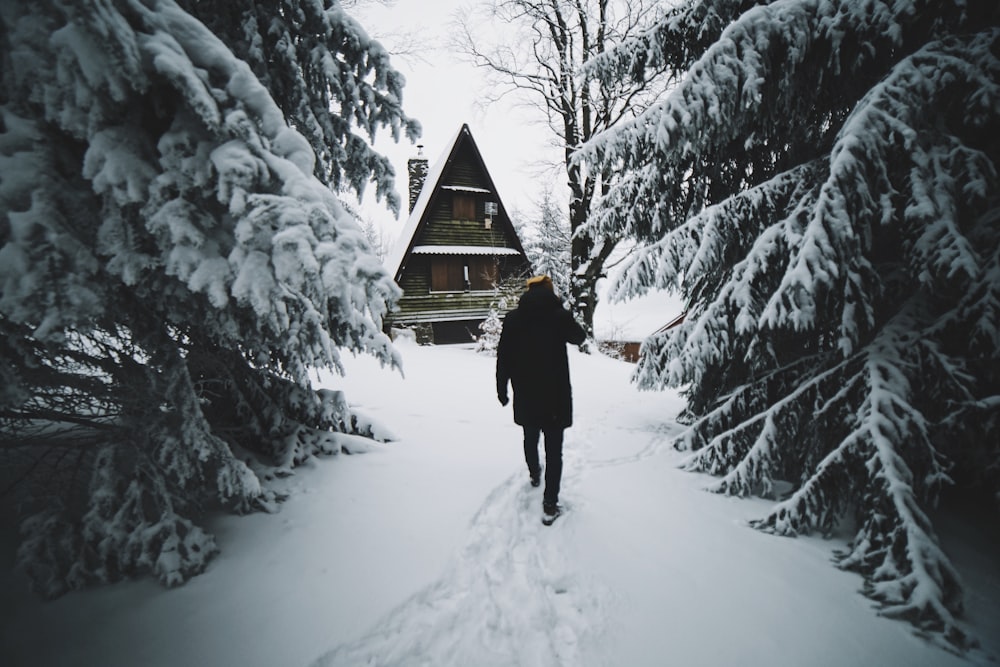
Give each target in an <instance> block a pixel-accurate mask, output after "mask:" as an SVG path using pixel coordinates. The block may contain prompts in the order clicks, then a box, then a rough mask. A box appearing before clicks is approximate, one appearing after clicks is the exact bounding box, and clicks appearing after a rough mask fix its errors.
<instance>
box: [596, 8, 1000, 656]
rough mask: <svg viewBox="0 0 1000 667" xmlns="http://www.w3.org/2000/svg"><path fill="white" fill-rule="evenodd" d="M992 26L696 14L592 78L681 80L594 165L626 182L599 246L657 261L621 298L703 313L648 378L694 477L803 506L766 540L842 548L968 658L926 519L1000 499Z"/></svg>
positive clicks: (999, 24) (868, 585)
mask: <svg viewBox="0 0 1000 667" xmlns="http://www.w3.org/2000/svg"><path fill="white" fill-rule="evenodd" d="M998 7H1000V6H998V5H997V3H995V2H991V1H989V0H972V1H969V2H966V1H963V0H952V1H946V2H940V1H937V0H933V1H932V0H874V1H873V2H864V3H862V2H855V1H854V0H776V1H774V2H757V3H755V2H739V1H734V0H721V1H717V2H707V1H704V0H689V1H688V2H685V3H684V4H682V5H681V6H679V7H678V8H677V9H675V10H673V11H671V12H670V13H669V14H668V15H667V16H665V18H664V19H663V21H662V22H661V23H660V24H659V25H658V26H657V27H656V28H655V29H653V30H651V31H650V32H648V33H647V34H646V35H644V36H643V37H642V38H639V39H636V40H632V41H631V42H629V43H627V44H626V45H624V46H623V47H622V48H620V49H618V50H616V51H614V52H610V53H608V54H607V55H606V56H604V57H602V58H600V59H599V60H597V61H594V62H593V63H592V64H591V65H590V67H592V68H594V70H595V71H598V72H600V74H601V75H602V76H605V77H620V76H642V73H643V71H644V70H645V69H646V68H649V67H652V68H654V69H655V68H659V67H663V66H669V67H673V68H675V69H676V70H677V71H678V72H682V73H683V74H682V75H681V76H679V77H678V80H677V83H676V86H675V87H674V88H673V89H672V90H671V92H670V93H669V94H668V95H667V96H666V97H665V98H664V99H663V100H661V101H660V103H658V104H657V105H655V106H653V107H651V108H650V109H648V110H647V111H646V112H645V113H644V114H643V115H642V116H640V117H639V118H638V119H636V120H635V121H634V122H630V123H628V124H627V125H625V126H623V127H621V128H618V129H616V130H612V131H609V132H606V133H605V134H603V135H601V136H598V137H597V138H595V139H594V140H593V141H591V142H590V143H589V144H588V145H587V146H586V148H585V150H584V152H583V153H582V155H583V156H584V157H585V159H586V160H589V161H590V162H592V163H593V164H599V165H604V166H607V165H611V166H614V167H615V168H616V169H617V170H619V173H620V177H619V178H618V179H617V181H616V182H615V183H613V184H612V186H611V187H610V188H609V191H608V193H607V194H606V196H605V197H604V198H603V201H602V207H601V211H600V212H599V214H597V215H596V216H594V217H593V218H592V219H591V221H590V223H589V224H590V225H591V228H592V229H594V230H598V231H600V230H604V231H605V232H606V233H617V232H618V231H619V230H620V229H625V230H626V232H627V233H628V235H630V236H631V237H633V238H635V239H636V240H638V241H639V242H640V244H641V248H640V250H638V251H637V252H636V253H635V254H634V255H633V256H632V258H631V264H630V265H629V268H628V270H627V271H625V272H624V273H623V275H622V277H621V279H620V280H619V281H618V284H617V288H616V290H617V294H618V295H622V296H631V295H635V294H639V293H643V292H645V291H646V290H649V289H652V288H674V289H678V290H680V291H681V292H682V293H683V295H684V296H685V298H686V300H687V303H688V308H689V311H688V316H687V319H686V321H685V323H684V324H683V325H681V326H679V327H677V328H676V329H675V330H673V331H671V332H669V333H668V334H664V335H663V336H660V337H657V338H653V339H650V340H648V341H647V342H646V344H645V345H644V348H643V354H642V360H641V362H640V365H639V367H638V369H637V371H636V379H637V381H638V383H639V384H640V386H642V387H644V388H660V387H665V386H672V387H684V388H685V390H686V392H687V397H688V399H689V414H688V418H689V419H690V428H689V429H688V430H687V431H686V432H685V433H684V435H683V436H682V437H681V438H680V440H679V443H678V446H679V447H680V448H682V449H688V450H691V451H692V455H691V457H690V458H689V459H688V464H687V465H688V467H689V468H690V469H691V470H698V471H706V472H710V473H712V474H715V475H718V476H719V477H720V479H719V481H718V482H717V484H716V485H715V490H717V491H719V492H722V493H728V494H736V495H750V494H757V495H761V496H764V497H775V496H776V495H777V493H776V489H778V488H780V487H779V484H778V483H779V482H783V483H786V484H787V483H790V484H791V487H792V490H791V492H790V493H789V494H788V495H787V496H783V497H781V498H779V499H778V500H779V502H777V504H776V505H775V506H774V507H773V508H772V510H771V511H770V512H769V513H768V514H767V516H764V517H762V518H761V519H760V520H759V521H756V522H755V525H756V526H757V527H759V528H761V529H763V530H766V531H770V532H774V533H777V534H781V535H796V534H801V533H807V532H814V531H818V532H821V533H824V534H831V533H833V532H834V531H836V530H838V529H841V528H844V527H847V528H848V529H849V530H851V531H852V532H853V539H852V541H851V544H850V548H849V550H847V551H846V552H845V553H843V554H841V555H840V556H839V561H838V562H839V565H840V566H841V567H843V568H847V569H851V570H854V571H857V572H859V573H861V574H862V575H863V576H864V578H865V591H866V593H867V594H868V595H869V596H871V597H872V598H873V599H874V600H876V601H877V602H878V603H879V606H880V609H881V611H882V613H884V614H885V615H888V616H891V617H898V618H904V619H907V620H909V621H911V622H913V623H914V624H915V625H916V626H917V627H918V628H920V630H921V631H923V632H925V633H927V634H928V635H929V636H932V637H934V638H937V639H942V638H943V639H944V640H945V641H946V642H948V644H949V645H951V646H954V647H960V648H961V647H966V646H968V645H969V644H971V643H973V640H972V639H971V638H970V637H969V635H968V633H967V631H966V630H965V629H964V626H963V624H962V622H961V620H960V616H961V614H962V611H963V603H962V590H961V584H960V581H959V576H958V574H957V572H956V570H955V568H954V567H953V565H952V563H951V562H950V560H949V558H948V556H947V555H946V554H945V553H944V552H943V550H942V548H941V546H940V544H939V541H938V539H937V537H936V535H935V532H934V529H933V525H932V522H931V520H930V518H929V515H928V510H929V509H930V508H932V507H933V506H934V505H935V503H936V502H937V499H938V497H939V494H940V493H941V492H942V491H943V490H945V489H947V488H949V487H950V488H953V489H954V488H956V487H957V488H958V489H959V490H961V491H962V492H964V493H969V494H976V495H978V496H980V497H982V498H986V499H988V500H987V501H986V502H987V504H990V501H991V500H992V501H995V500H996V499H997V498H998V495H997V494H998V492H1000V446H998V445H997V443H998V442H1000V428H998V414H1000V412H998V406H1000V392H998V377H997V372H998V368H1000V363H998V362H1000V352H998V350H1000V334H998V325H1000V188H998V185H1000V179H998V172H997V167H998V158H1000V143H998V142H997V140H996V137H997V136H1000V58H998V54H1000V9H998ZM979 506H980V507H982V504H980V505H979ZM996 510H997V505H996V504H995V503H994V504H993V507H991V511H996ZM845 520H846V521H845Z"/></svg>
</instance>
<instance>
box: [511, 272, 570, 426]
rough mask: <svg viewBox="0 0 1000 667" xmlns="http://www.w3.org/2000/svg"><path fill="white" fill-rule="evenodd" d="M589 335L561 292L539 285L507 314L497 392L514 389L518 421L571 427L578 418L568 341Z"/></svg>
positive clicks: (527, 424)
mask: <svg viewBox="0 0 1000 667" xmlns="http://www.w3.org/2000/svg"><path fill="white" fill-rule="evenodd" d="M585 337H586V334H584V332H583V329H581V328H580V325H579V324H577V323H576V321H575V320H574V319H573V316H572V315H570V313H569V311H568V310H566V309H565V308H563V306H562V303H560V301H559V299H558V297H556V295H555V294H553V293H552V292H551V291H549V290H548V289H546V288H544V287H533V288H532V289H529V290H528V291H527V292H525V294H524V295H523V296H522V297H521V300H520V302H519V303H518V306H517V308H516V309H514V310H512V311H511V312H510V313H508V314H507V317H506V318H504V323H503V331H502V332H501V334H500V342H499V343H498V344H497V395H498V396H499V397H500V399H501V401H503V400H504V398H505V397H506V395H507V382H508V380H509V381H510V384H511V386H513V388H514V421H515V422H516V423H518V424H520V425H522V426H537V427H541V428H548V427H562V428H566V427H567V426H570V425H571V424H572V423H573V394H572V390H571V389H570V384H569V360H568V359H567V357H566V343H573V344H574V345H579V344H581V343H583V340H584V338H585Z"/></svg>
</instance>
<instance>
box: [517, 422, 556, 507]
mask: <svg viewBox="0 0 1000 667" xmlns="http://www.w3.org/2000/svg"><path fill="white" fill-rule="evenodd" d="M542 432H543V429H541V428H539V427H537V426H525V427H524V461H525V463H527V464H528V472H529V473H530V474H532V475H534V474H535V473H537V472H538V468H539V465H538V437H539V436H540V435H541V434H542ZM544 433H545V494H544V496H543V497H542V502H544V503H545V504H547V505H548V504H552V505H554V504H556V503H557V502H559V483H560V481H561V479H562V446H563V430H562V429H561V428H559V427H555V428H546V429H544Z"/></svg>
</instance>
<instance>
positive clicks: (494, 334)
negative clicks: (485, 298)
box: [476, 297, 507, 357]
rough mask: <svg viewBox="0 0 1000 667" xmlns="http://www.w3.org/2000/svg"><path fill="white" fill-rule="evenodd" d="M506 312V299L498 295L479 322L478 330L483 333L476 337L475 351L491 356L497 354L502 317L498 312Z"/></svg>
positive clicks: (501, 329)
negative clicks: (484, 317) (497, 299)
mask: <svg viewBox="0 0 1000 667" xmlns="http://www.w3.org/2000/svg"><path fill="white" fill-rule="evenodd" d="M506 312H507V299H506V298H504V297H500V299H499V301H497V302H496V303H495V304H493V305H492V306H491V307H490V312H489V315H488V316H487V317H486V319H485V320H483V321H482V322H481V323H480V324H479V330H480V331H482V332H483V333H482V334H480V335H479V337H478V338H476V352H478V353H479V354H486V355H489V356H491V357H495V356H497V343H499V342H500V334H501V333H502V332H503V319H502V318H501V317H500V314H501V313H506Z"/></svg>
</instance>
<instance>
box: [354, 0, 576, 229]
mask: <svg viewBox="0 0 1000 667" xmlns="http://www.w3.org/2000/svg"><path fill="white" fill-rule="evenodd" d="M472 1H473V2H474V1H475V0H472ZM469 2H470V0H433V2H430V1H428V0H396V2H395V3H394V4H393V5H392V6H391V7H382V6H379V5H377V4H371V5H366V6H362V7H359V8H356V9H354V10H352V14H353V15H355V16H356V17H357V18H358V20H359V21H360V22H361V24H362V25H363V26H364V27H365V29H366V30H367V31H368V32H369V33H370V34H371V35H372V36H373V37H375V38H376V39H378V40H379V41H381V42H382V43H383V45H384V46H385V47H386V48H387V49H389V50H390V51H393V50H394V48H395V44H394V35H395V34H396V33H398V32H400V31H410V32H411V33H416V34H417V35H419V40H420V41H421V42H422V43H423V44H424V45H426V47H427V48H426V50H425V51H423V52H422V53H421V54H420V56H421V58H420V59H417V58H403V57H395V56H394V57H393V62H394V65H395V67H396V69H397V70H399V71H400V72H402V73H403V74H404V75H405V76H406V88H405V90H404V92H403V108H404V110H405V111H406V113H407V115H409V116H410V117H412V118H416V119H417V120H418V121H420V123H421V124H422V125H423V136H422V137H421V138H420V140H419V143H421V144H423V145H424V154H425V156H426V157H427V158H428V160H430V162H431V163H432V164H433V163H434V161H435V160H437V159H438V158H439V157H440V156H441V155H442V153H443V152H444V151H445V150H446V149H447V148H448V147H449V146H448V145H447V144H448V142H449V141H450V140H451V139H452V138H453V137H454V135H455V133H456V132H457V131H458V129H459V128H460V127H461V126H462V123H468V124H469V128H470V129H471V130H472V136H473V137H474V138H475V140H476V144H477V145H478V146H479V150H480V151H481V152H482V154H483V159H484V160H485V162H486V168H487V169H489V171H490V175H491V176H492V177H493V180H494V182H495V183H496V186H497V189H498V190H499V195H500V198H501V199H502V200H503V202H504V205H505V206H506V207H507V208H508V209H509V210H511V209H522V210H527V209H529V208H530V207H531V202H532V201H533V200H534V199H536V198H537V197H538V196H539V194H540V191H541V182H542V179H540V178H539V175H538V173H537V172H538V170H537V167H536V166H535V164H536V162H537V161H538V159H539V156H541V155H542V154H543V153H545V152H547V151H548V152H550V153H552V155H553V157H554V159H556V160H558V158H559V154H558V152H557V151H553V149H552V148H550V147H549V146H548V144H547V143H546V142H547V141H549V140H550V139H551V137H550V136H549V135H548V134H547V133H546V131H545V130H544V129H543V128H542V127H541V126H540V125H538V124H537V122H534V123H533V122H532V121H538V120H541V118H540V117H532V118H529V117H528V116H527V112H526V111H524V110H522V109H518V108H515V107H514V105H513V104H511V103H507V102H500V103H495V104H493V105H491V106H488V107H486V108H483V106H482V105H481V104H479V100H480V99H481V96H482V94H483V93H484V91H485V90H486V88H485V85H486V83H485V78H484V77H485V72H483V71H482V70H479V69H477V68H475V67H473V66H472V65H471V64H469V63H468V62H467V61H466V60H465V59H464V58H463V56H462V55H461V54H459V53H456V52H452V51H449V50H448V47H447V42H448V39H447V38H448V27H449V25H450V24H451V22H452V20H453V17H454V14H455V12H456V10H457V9H458V8H459V7H461V6H463V5H468V4H469ZM495 29H496V30H502V29H503V25H502V24H499V25H497V26H496V27H495ZM376 148H377V149H378V150H379V152H381V153H383V154H385V155H387V156H389V158H390V159H391V160H392V161H393V165H394V166H395V168H396V174H397V180H396V184H397V190H398V191H399V194H400V197H401V198H402V200H403V202H404V205H405V202H406V201H407V178H406V161H407V160H408V159H409V158H411V157H413V156H415V155H416V152H417V149H416V148H415V147H414V146H413V145H411V144H410V143H409V142H408V141H405V140H404V141H403V142H401V143H400V144H394V143H393V142H392V141H391V140H388V139H387V138H386V137H380V139H379V140H378V141H377V142H376ZM367 199H374V192H372V193H370V194H369V193H366V200H367ZM365 204H366V205H365V206H364V210H365V212H366V213H367V214H368V215H371V216H372V217H373V219H375V220H376V222H379V223H382V225H383V228H384V229H385V230H386V232H388V233H389V234H390V235H391V236H395V235H397V234H398V233H399V231H400V230H401V229H402V226H403V224H404V223H405V221H406V211H403V212H401V213H400V219H399V220H393V219H392V215H391V214H390V213H388V212H377V209H376V208H375V207H374V206H373V205H372V204H371V202H367V201H366V202H365ZM404 207H405V206H404ZM379 208H381V210H382V211H385V209H384V208H383V207H379ZM376 213H377V215H378V217H376Z"/></svg>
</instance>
